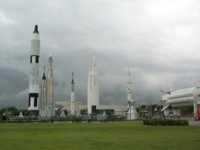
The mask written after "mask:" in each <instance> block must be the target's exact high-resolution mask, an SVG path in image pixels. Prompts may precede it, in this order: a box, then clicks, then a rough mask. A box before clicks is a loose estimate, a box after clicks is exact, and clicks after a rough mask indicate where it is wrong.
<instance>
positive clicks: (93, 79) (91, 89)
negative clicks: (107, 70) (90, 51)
mask: <svg viewBox="0 0 200 150" xmlns="http://www.w3.org/2000/svg"><path fill="white" fill-rule="evenodd" d="M87 96H88V97H87V105H88V114H92V107H95V106H96V107H98V106H99V84H98V77H97V68H96V60H95V57H94V56H93V60H92V63H91V64H90V66H89V73H88V95H87Z"/></svg>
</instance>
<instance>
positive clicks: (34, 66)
mask: <svg viewBox="0 0 200 150" xmlns="http://www.w3.org/2000/svg"><path fill="white" fill-rule="evenodd" d="M39 59H40V35H39V32H38V26H37V25H35V28H34V32H33V35H32V40H31V54H30V66H31V72H30V79H29V100H28V110H38V102H39V90H40V87H39Z"/></svg>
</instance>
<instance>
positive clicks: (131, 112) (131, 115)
mask: <svg viewBox="0 0 200 150" xmlns="http://www.w3.org/2000/svg"><path fill="white" fill-rule="evenodd" d="M127 100H128V112H127V119H128V120H135V119H137V111H136V107H135V100H134V88H133V80H132V76H131V72H130V70H129V69H128V83H127Z"/></svg>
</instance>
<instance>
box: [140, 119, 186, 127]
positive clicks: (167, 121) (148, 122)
mask: <svg viewBox="0 0 200 150" xmlns="http://www.w3.org/2000/svg"><path fill="white" fill-rule="evenodd" d="M143 124H144V125H152V126H188V125H189V122H188V121H187V120H172V119H152V120H143Z"/></svg>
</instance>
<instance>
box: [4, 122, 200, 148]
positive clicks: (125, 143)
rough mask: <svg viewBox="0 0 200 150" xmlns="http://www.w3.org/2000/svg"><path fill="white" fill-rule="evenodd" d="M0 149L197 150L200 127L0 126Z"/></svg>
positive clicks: (117, 125)
mask: <svg viewBox="0 0 200 150" xmlns="http://www.w3.org/2000/svg"><path fill="white" fill-rule="evenodd" d="M0 150H200V128H199V127H151V126H143V125H141V124H140V123H130V122H129V123H128V122H123V123H119V122H118V123H117V122H116V123H90V124H87V123H73V124H71V123H54V124H51V123H33V124H29V123H25V124H20V123H18V124H0Z"/></svg>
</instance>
